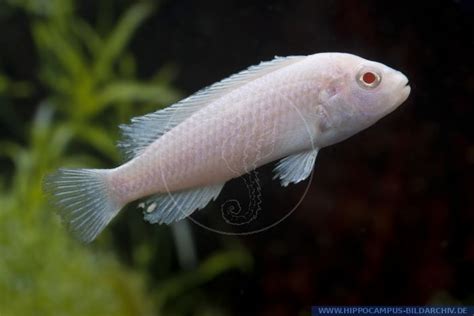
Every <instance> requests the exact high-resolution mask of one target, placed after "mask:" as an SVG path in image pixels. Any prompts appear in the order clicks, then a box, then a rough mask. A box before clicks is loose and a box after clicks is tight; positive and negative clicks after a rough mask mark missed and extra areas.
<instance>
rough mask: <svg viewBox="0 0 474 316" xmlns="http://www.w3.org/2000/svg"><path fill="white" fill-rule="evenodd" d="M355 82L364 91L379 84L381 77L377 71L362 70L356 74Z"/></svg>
mask: <svg viewBox="0 0 474 316" xmlns="http://www.w3.org/2000/svg"><path fill="white" fill-rule="evenodd" d="M356 79H357V82H358V83H359V85H360V86H361V87H362V88H364V89H373V88H375V87H377V86H378V85H379V84H380V81H381V80H382V77H381V76H380V74H379V73H378V72H377V71H372V70H367V69H362V70H361V71H359V73H358V74H357V77H356Z"/></svg>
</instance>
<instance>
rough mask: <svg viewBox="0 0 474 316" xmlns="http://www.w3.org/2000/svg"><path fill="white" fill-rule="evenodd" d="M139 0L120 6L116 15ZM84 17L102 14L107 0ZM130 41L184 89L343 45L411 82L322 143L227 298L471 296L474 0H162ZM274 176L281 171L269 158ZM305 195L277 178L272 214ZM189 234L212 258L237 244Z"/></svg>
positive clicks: (231, 276)
mask: <svg viewBox="0 0 474 316" xmlns="http://www.w3.org/2000/svg"><path fill="white" fill-rule="evenodd" d="M127 5H128V2H126V1H117V2H114V3H113V6H112V11H111V12H118V11H119V9H120V8H123V7H127ZM78 10H79V12H80V14H81V15H82V16H84V17H85V18H86V19H89V20H90V21H93V20H94V18H95V17H94V14H93V13H94V12H95V10H96V4H95V2H94V1H83V2H81V3H80V5H79V6H78ZM111 14H112V15H113V14H114V13H111ZM8 23H12V24H13V25H15V28H11V31H9V32H8V33H5V32H6V29H5V26H4V27H3V31H2V33H3V34H2V36H1V41H2V42H3V43H2V42H0V46H1V47H2V49H1V51H0V58H1V59H2V61H3V64H4V65H6V66H5V69H4V71H5V72H6V73H8V74H9V75H11V76H13V77H15V78H17V79H29V80H35V73H34V71H35V65H36V64H35V63H36V62H37V61H36V60H35V59H34V58H32V57H31V56H32V54H31V53H30V50H31V49H32V48H31V47H28V43H29V39H28V32H27V27H26V26H25V25H24V23H25V21H24V17H23V16H22V15H18V16H15V17H14V18H13V19H10V20H9V22H8ZM12 24H10V25H12ZM130 48H131V50H132V52H133V53H134V55H135V57H136V58H137V61H138V67H139V68H138V69H139V75H140V76H142V77H147V76H150V75H151V74H152V73H153V72H154V70H155V69H157V68H159V67H160V66H162V65H163V63H165V62H167V63H168V62H172V63H174V64H175V65H177V67H178V69H179V72H178V76H177V78H176V80H175V85H176V86H177V87H179V88H181V89H182V90H183V91H186V92H187V94H190V93H192V92H194V91H196V90H198V89H200V88H202V87H204V86H206V85H209V84H211V83H213V82H215V81H218V80H220V79H222V78H224V77H227V76H228V75H230V74H232V73H234V72H236V71H238V70H241V69H243V68H246V67H247V66H249V65H251V64H256V63H258V62H260V61H262V60H269V59H272V58H273V56H275V55H278V56H287V55H301V54H312V53H317V52H332V51H334V52H336V51H337V52H348V53H353V54H357V55H360V56H362V57H364V58H367V59H372V60H376V61H379V62H382V63H385V64H387V65H389V66H391V67H393V68H395V69H398V70H400V71H402V72H403V73H405V74H406V75H407V77H408V78H409V80H410V85H411V87H412V92H411V95H410V97H409V99H408V100H407V101H406V102H405V104H403V105H402V106H401V107H400V108H399V109H398V110H397V111H395V112H394V113H393V114H390V115H389V116H388V117H387V118H384V119H382V120H381V121H380V122H378V123H377V124H376V125H375V126H373V127H371V128H369V129H368V130H366V131H363V132H361V133H359V134H358V135H356V136H354V137H352V138H351V139H349V140H347V141H345V142H343V143H341V144H337V145H335V146H333V147H330V148H326V149H324V150H322V151H321V152H320V154H319V157H318V160H317V163H316V170H315V174H314V178H313V180H312V183H311V186H310V189H309V193H308V195H307V196H306V197H305V199H304V200H303V202H302V204H301V205H300V206H299V208H298V209H297V210H296V212H295V213H294V214H293V215H292V216H290V217H289V218H288V219H287V220H286V221H284V222H283V223H281V224H279V225H278V226H276V227H275V228H272V229H270V230H268V231H265V232H263V233H259V234H256V235H250V236H243V237H239V240H240V242H241V243H243V245H244V246H245V247H246V248H248V249H249V250H250V252H251V254H252V256H253V258H254V269H253V271H252V272H251V273H240V272H235V273H234V272H229V273H227V274H224V275H222V276H220V277H219V278H217V279H216V280H214V281H213V282H211V283H209V284H207V285H205V287H206V288H205V290H206V291H208V292H210V293H212V295H214V297H215V300H216V301H217V302H221V303H222V304H224V305H226V306H227V307H228V308H229V310H231V311H234V312H235V313H234V314H235V315H254V314H259V315H273V316H275V315H297V314H299V313H302V312H305V313H307V311H309V309H310V306H311V305H317V304H337V305H348V304H352V305H358V304H365V305H385V304H406V305H411V304H415V305H424V304H443V303H444V304H457V303H459V304H471V305H472V304H474V285H473V284H474V269H473V268H474V229H473V223H474V208H473V201H474V200H473V193H474V192H473V189H474V178H473V164H474V145H473V143H472V135H473V133H472V132H473V127H472V126H473V117H474V116H473V114H474V111H473V107H474V72H473V69H474V68H473V59H474V2H473V1H469V0H464V1H463V0H459V1H447V0H446V1H375V0H373V1H355V0H347V1H310V0H304V1H163V2H162V4H161V5H160V7H159V10H157V12H156V13H155V14H154V15H153V16H152V17H151V18H150V19H149V20H147V22H145V24H144V25H143V26H142V27H141V28H140V29H139V30H138V33H137V34H136V36H135V37H134V39H133V41H132V43H131V47H130ZM19 60H21V62H19ZM41 93H42V92H39V95H38V96H37V98H38V99H40V98H41ZM34 104H35V103H34V102H28V104H26V105H25V107H24V108H23V109H22V110H21V111H20V116H22V117H25V118H27V117H28V116H29V115H31V113H33V110H34ZM0 130H1V131H2V133H3V135H4V136H5V137H7V136H12V137H14V135H9V134H8V133H9V129H8V128H5V125H4V127H3V128H1V129H0ZM262 172H263V173H264V175H266V176H267V177H271V167H264V168H263V169H262ZM298 188H299V189H300V191H298V190H291V192H289V193H285V190H284V189H281V188H279V187H278V186H277V185H274V186H272V188H271V189H269V190H271V191H270V194H272V195H271V196H272V199H270V200H268V199H266V201H265V208H264V211H265V212H272V211H275V212H278V208H279V205H282V203H283V204H284V203H286V202H288V201H297V200H298V199H299V197H300V196H301V190H304V186H301V187H298ZM231 190H232V188H231ZM227 193H229V191H227ZM129 218H131V215H130V216H125V217H121V220H119V223H117V224H114V226H113V232H114V234H116V235H117V236H115V240H116V241H117V243H118V244H117V248H118V250H117V253H119V255H120V256H121V258H122V259H123V261H124V262H127V259H126V258H127V253H128V252H130V251H131V250H130V249H131V248H133V244H132V243H130V242H128V243H127V241H126V240H125V239H127V238H126V236H127V235H126V233H125V234H124V232H126V231H127V228H126V227H125V226H126V224H125V221H126V220H127V219H129ZM137 225H142V224H137ZM148 226H149V225H148ZM148 226H147V224H143V229H145V230H149V229H150V228H149V227H148ZM140 227H141V226H140ZM151 229H153V228H151ZM193 232H194V235H195V237H196V242H197V250H198V256H200V257H203V256H205V254H206V253H208V252H211V251H212V249H214V248H215V247H218V245H219V244H220V243H222V242H223V241H222V240H224V242H225V239H226V238H228V237H224V236H216V235H215V234H214V233H211V232H208V231H206V230H203V229H201V228H200V227H198V226H193ZM143 238H146V237H143ZM229 238H230V237H229ZM121 241H123V243H122V242H121Z"/></svg>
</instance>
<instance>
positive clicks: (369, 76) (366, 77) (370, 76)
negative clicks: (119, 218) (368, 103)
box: [362, 72, 377, 84]
mask: <svg viewBox="0 0 474 316" xmlns="http://www.w3.org/2000/svg"><path fill="white" fill-rule="evenodd" d="M362 80H363V81H364V82H365V83H366V84H373V83H374V82H375V80H377V77H376V76H375V74H374V73H373V72H366V73H365V74H363V75H362Z"/></svg>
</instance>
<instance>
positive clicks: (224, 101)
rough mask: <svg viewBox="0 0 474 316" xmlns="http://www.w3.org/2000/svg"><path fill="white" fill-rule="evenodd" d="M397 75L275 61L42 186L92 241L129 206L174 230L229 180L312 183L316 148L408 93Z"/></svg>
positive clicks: (341, 60) (379, 67) (139, 128)
mask: <svg viewBox="0 0 474 316" xmlns="http://www.w3.org/2000/svg"><path fill="white" fill-rule="evenodd" d="M407 83H408V79H407V78H406V77H405V76H404V75H403V74H402V73H400V72H399V71H396V70H393V69H391V68H389V67H387V66H385V65H383V64H380V63H376V62H372V61H368V60H365V59H363V58H360V57H358V56H355V55H351V54H343V53H321V54H314V55H310V56H291V57H278V58H275V59H274V60H273V61H270V62H264V63H261V64H260V65H257V66H253V67H250V68H248V69H247V70H244V71H242V72H240V73H238V74H236V75H233V76H231V77H229V78H227V79H224V80H223V81H221V82H218V83H216V84H214V85H212V86H210V87H209V88H206V89H204V90H201V91H199V92H197V93H196V94H194V95H192V96H191V97H189V98H186V99H184V100H182V101H180V102H178V103H177V104H175V105H172V106H171V107H168V108H166V109H164V110H160V111H157V112H155V113H151V114H148V115H145V116H143V117H138V118H135V119H132V123H131V124H129V125H125V126H122V130H123V134H124V139H123V141H122V142H121V143H120V145H119V146H120V147H121V148H122V149H124V151H125V152H126V153H127V154H128V155H129V156H130V158H131V159H130V160H129V161H128V162H126V163H124V164H123V165H121V166H119V167H117V168H114V169H108V170H97V169H96V170H94V169H76V170H71V169H60V170H59V171H58V172H56V173H54V174H52V175H50V176H49V177H48V178H47V179H46V182H45V187H46V189H47V191H49V192H51V196H52V198H53V199H54V200H55V201H56V203H57V204H58V205H59V208H60V210H61V211H60V214H61V215H62V217H63V220H64V221H65V222H66V223H67V224H68V225H69V226H70V228H71V230H72V231H73V232H74V233H75V234H76V235H77V236H78V237H79V238H80V239H82V240H84V241H91V240H93V239H94V238H95V237H96V236H97V234H98V233H100V231H101V230H102V229H103V228H104V227H105V226H106V225H107V224H108V223H109V221H110V220H111V219H112V218H113V217H114V216H115V215H116V214H117V213H118V211H119V210H120V209H121V208H123V206H124V205H126V204H127V203H129V202H131V201H134V200H137V199H140V198H143V197H148V196H152V198H151V199H150V200H149V201H150V202H149V203H148V204H147V207H146V212H145V218H146V219H147V220H148V221H150V222H152V223H154V222H159V223H171V222H173V221H176V220H180V219H182V218H184V217H186V216H189V215H190V214H191V213H192V212H193V211H195V210H196V209H200V208H203V207H205V206H206V205H207V204H208V203H209V202H210V201H211V200H213V199H215V198H216V197H217V196H218V195H219V193H220V191H221V189H222V187H223V185H224V184H225V182H226V181H228V180H230V179H232V178H236V177H239V176H242V175H244V174H246V173H248V172H250V171H252V170H254V169H255V168H258V167H259V166H262V165H264V164H267V163H269V162H272V161H276V160H280V159H281V160H280V162H279V163H278V164H277V166H276V168H275V173H276V175H275V176H276V177H278V178H279V179H280V181H281V183H282V185H284V186H286V185H288V184H289V183H297V182H300V181H302V180H304V179H306V178H307V177H308V176H309V175H310V173H311V171H312V169H313V165H314V162H315V159H316V156H317V153H318V151H319V149H320V148H323V147H326V146H329V145H332V144H334V143H337V142H339V141H342V140H344V139H346V138H348V137H350V136H351V135H353V134H355V133H357V132H358V131H360V130H362V129H365V128H367V127H368V126H370V125H372V124H373V123H375V122H376V121H377V120H379V119H380V118H382V117H383V116H385V115H386V114H388V113H390V112H391V111H393V110H394V109H395V108H396V107H398V106H399V105H400V104H401V103H403V102H404V101H405V100H406V98H407V97H408V95H409V93H410V87H409V86H408V85H407Z"/></svg>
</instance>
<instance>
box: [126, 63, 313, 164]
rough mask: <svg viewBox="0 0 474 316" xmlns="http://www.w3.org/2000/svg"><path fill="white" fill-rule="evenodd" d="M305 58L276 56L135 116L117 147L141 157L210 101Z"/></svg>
mask: <svg viewBox="0 0 474 316" xmlns="http://www.w3.org/2000/svg"><path fill="white" fill-rule="evenodd" d="M304 57H305V56H289V57H275V58H274V59H273V60H271V61H266V62H261V63H260V64H258V65H256V66H251V67H249V68H247V69H246V70H243V71H241V72H239V73H237V74H234V75H232V76H230V77H228V78H226V79H224V80H222V81H219V82H217V83H214V84H213V85H211V86H209V87H207V88H204V89H202V90H199V91H198V92H196V93H195V94H193V95H191V96H189V97H187V98H186V99H183V100H181V101H179V102H178V103H175V104H173V105H172V106H170V107H167V108H165V109H163V110H159V111H156V112H153V113H150V114H146V115H144V116H139V117H135V118H133V119H132V120H131V123H130V124H123V125H120V129H121V131H122V140H121V141H120V142H119V144H118V147H119V148H121V149H122V151H123V152H124V154H125V156H126V157H127V158H128V159H131V158H133V157H135V156H138V155H139V154H140V153H141V152H142V151H143V150H144V149H145V148H146V147H147V146H148V145H150V144H151V143H152V142H154V141H155V140H156V139H158V138H159V137H161V136H162V135H163V134H165V133H166V132H167V131H169V130H170V129H172V128H173V127H175V126H177V125H178V124H180V123H181V122H183V121H184V120H186V119H187V118H188V117H190V116H191V115H193V114H194V113H195V112H197V111H199V110H200V109H202V108H203V107H205V106H206V105H208V104H210V103H211V102H213V101H215V100H217V99H218V98H220V97H222V96H223V95H225V94H227V93H229V92H230V91H232V90H235V89H237V88H239V87H241V86H243V85H245V84H246V83H248V82H250V81H252V80H255V79H257V78H260V77H263V76H264V75H267V74H269V73H271V72H273V71H275V70H278V69H280V68H283V67H285V66H288V65H290V64H293V63H295V62H297V61H300V60H302V59H303V58H304Z"/></svg>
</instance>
